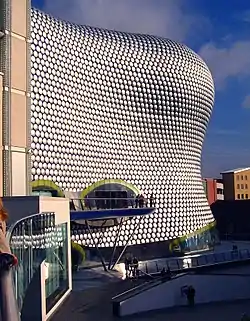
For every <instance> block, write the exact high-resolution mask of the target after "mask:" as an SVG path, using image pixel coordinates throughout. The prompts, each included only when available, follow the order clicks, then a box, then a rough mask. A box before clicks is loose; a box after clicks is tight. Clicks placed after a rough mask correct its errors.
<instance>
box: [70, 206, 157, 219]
mask: <svg viewBox="0 0 250 321" xmlns="http://www.w3.org/2000/svg"><path fill="white" fill-rule="evenodd" d="M154 211H155V208H151V207H143V208H117V209H107V210H104V209H102V210H89V211H88V210H86V211H70V220H71V221H80V220H101V219H115V218H119V217H133V216H144V215H149V214H152V213H153V212H154Z"/></svg>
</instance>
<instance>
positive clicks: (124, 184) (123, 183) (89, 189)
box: [80, 179, 140, 199]
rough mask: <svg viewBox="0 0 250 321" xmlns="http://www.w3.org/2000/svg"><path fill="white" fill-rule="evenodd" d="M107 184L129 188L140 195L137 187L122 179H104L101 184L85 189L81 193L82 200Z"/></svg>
mask: <svg viewBox="0 0 250 321" xmlns="http://www.w3.org/2000/svg"><path fill="white" fill-rule="evenodd" d="M106 184H120V185H122V186H125V187H127V188H128V189H130V190H131V191H133V192H134V193H135V194H136V195H137V194H140V190H139V189H138V188H137V187H135V186H134V185H132V184H130V183H127V182H125V181H123V180H121V179H103V180H101V181H99V182H96V183H94V184H92V185H90V186H88V187H87V188H85V189H84V190H83V191H82V192H81V193H80V199H84V197H85V196H86V195H88V194H89V193H90V192H92V191H93V190H94V189H96V188H97V187H99V186H102V185H106Z"/></svg>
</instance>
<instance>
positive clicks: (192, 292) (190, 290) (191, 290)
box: [187, 285, 195, 307]
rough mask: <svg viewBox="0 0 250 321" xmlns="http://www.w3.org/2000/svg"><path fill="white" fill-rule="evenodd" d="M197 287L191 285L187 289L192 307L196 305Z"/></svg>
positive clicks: (189, 303)
mask: <svg viewBox="0 0 250 321" xmlns="http://www.w3.org/2000/svg"><path fill="white" fill-rule="evenodd" d="M194 298H195V288H194V287H193V286H192V285H190V286H189V287H188V289H187V300H188V305H189V306H190V307H193V306H194Z"/></svg>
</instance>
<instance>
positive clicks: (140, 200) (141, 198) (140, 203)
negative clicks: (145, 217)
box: [139, 194, 145, 208]
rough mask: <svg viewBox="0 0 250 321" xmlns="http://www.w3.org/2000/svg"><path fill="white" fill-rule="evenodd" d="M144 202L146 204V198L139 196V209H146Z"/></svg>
mask: <svg viewBox="0 0 250 321" xmlns="http://www.w3.org/2000/svg"><path fill="white" fill-rule="evenodd" d="M144 202H145V198H144V196H143V195H142V194H141V195H140V196H139V207H140V208H142V207H144Z"/></svg>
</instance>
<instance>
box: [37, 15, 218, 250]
mask: <svg viewBox="0 0 250 321" xmlns="http://www.w3.org/2000/svg"><path fill="white" fill-rule="evenodd" d="M31 99H32V100H31V109H32V118H31V135H32V146H31V147H32V152H33V155H32V180H33V181H35V182H37V181H41V180H43V181H53V182H54V184H55V185H56V186H57V187H58V188H59V189H60V190H61V191H63V192H65V191H73V192H81V193H83V194H81V195H85V196H87V194H88V192H87V191H92V192H93V189H91V188H90V187H91V186H92V185H93V184H94V185H95V186H97V185H98V182H100V181H101V182H104V183H103V184H99V185H105V182H109V184H110V185H112V184H113V185H112V186H113V187H112V188H114V186H115V185H119V184H118V183H117V184H116V182H119V181H120V182H123V183H122V184H121V185H122V186H123V187H124V186H133V188H131V191H132V192H134V193H135V191H139V192H140V193H144V195H146V196H147V197H148V196H149V195H150V194H152V193H153V194H154V197H155V207H156V210H155V212H154V214H151V215H149V216H146V217H144V218H143V221H142V222H141V223H140V226H139V228H138V231H137V233H136V235H135V236H134V237H133V239H132V240H131V242H130V244H149V243H154V242H161V241H167V240H174V239H180V238H181V237H184V236H188V235H195V233H196V232H197V231H202V232H204V231H205V230H208V229H209V228H208V227H211V226H213V222H214V218H213V215H212V213H211V210H210V207H209V205H208V202H207V199H206V196H205V193H204V190H203V185H202V181H201V165H200V162H201V150H202V144H203V140H204V136H205V132H206V128H207V125H208V122H209V118H210V115H211V111H212V107H213V101H214V85H213V79H212V76H211V74H210V71H209V69H208V68H207V66H206V64H205V63H204V62H203V61H202V60H201V58H200V57H199V56H198V55H197V54H195V53H194V52H193V51H192V50H190V49H189V48H187V47H186V46H185V45H182V44H179V43H176V42H174V41H171V40H168V39H163V38H158V37H154V36H149V35H140V34H129V33H124V32H116V31H108V30H104V29H98V28H92V27H88V26H78V25H74V24H71V23H68V22H64V21H60V20H57V19H55V18H53V17H51V16H49V15H47V14H44V13H43V12H40V11H38V10H35V9H32V12H31ZM126 188H128V187H126ZM128 189H130V188H128ZM82 191H86V192H85V193H84V192H82ZM132 194H133V193H132ZM137 222H138V218H131V219H129V220H127V221H126V222H125V223H124V224H123V227H122V233H121V235H122V237H121V239H120V241H119V245H124V243H125V242H126V240H127V237H128V234H129V230H130V229H131V228H132V227H133V226H134V225H135V224H136V223H137ZM116 229H117V227H116V226H109V227H106V230H103V229H102V232H104V237H103V239H102V242H101V244H100V246H103V247H109V246H112V242H113V238H114V237H113V235H114V234H115V231H116ZM99 232H100V231H99ZM99 232H98V229H97V230H96V231H95V233H96V235H97V234H98V233H99ZM82 233H83V234H84V231H83V232H82ZM203 234H204V233H203ZM202 237H203V240H205V242H209V241H210V239H209V237H208V236H207V235H206V236H204V235H203V236H202ZM197 238H198V236H197V235H196V241H197ZM82 244H85V245H89V246H91V245H93V244H92V240H91V238H90V237H88V236H86V235H85V234H84V235H83V237H82Z"/></svg>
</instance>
